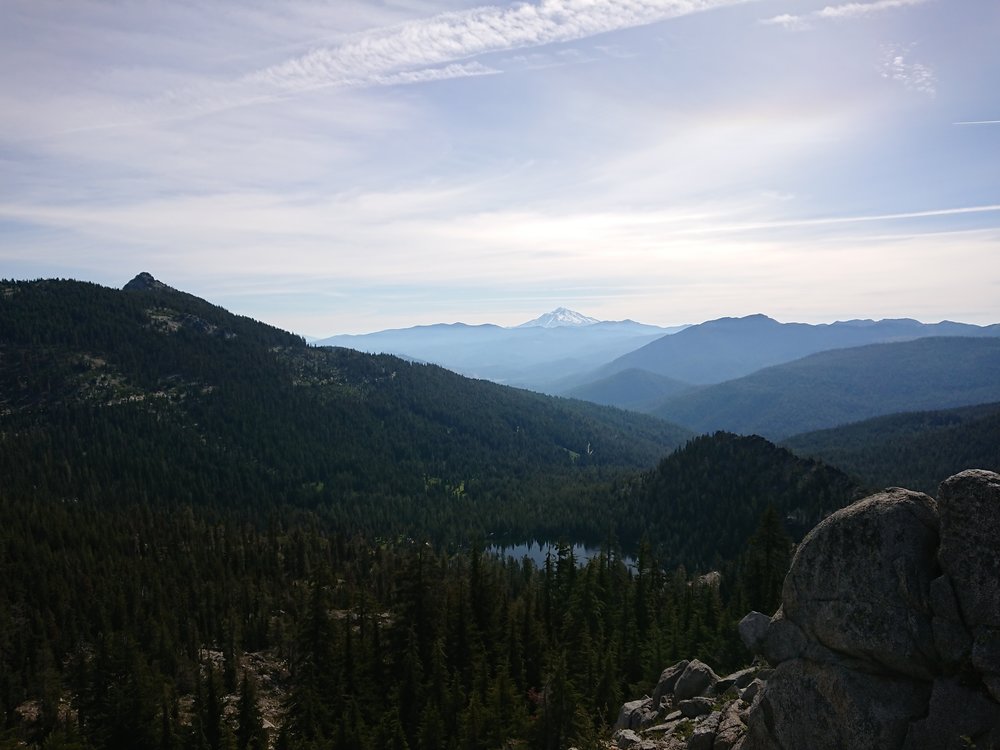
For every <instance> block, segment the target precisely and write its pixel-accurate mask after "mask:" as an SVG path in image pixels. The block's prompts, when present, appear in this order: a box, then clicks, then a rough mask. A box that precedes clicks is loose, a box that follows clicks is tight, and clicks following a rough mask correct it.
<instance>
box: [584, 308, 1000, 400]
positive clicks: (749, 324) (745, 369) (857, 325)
mask: <svg viewBox="0 0 1000 750" xmlns="http://www.w3.org/2000/svg"><path fill="white" fill-rule="evenodd" d="M928 336H935V337H942V336H948V337H952V336H970V337H983V336H991V337H996V336H1000V324H998V325H992V326H975V325H969V324H966V323H953V322H950V321H943V322H941V323H931V324H928V323H921V322H919V321H916V320H910V319H905V318H904V319H899V320H878V321H875V320H847V321H838V322H836V323H829V324H821V325H811V324H808V323H779V322H778V321H777V320H774V319H772V318H769V317H767V316H766V315H748V316H746V317H744V318H719V319H718V320H710V321H707V322H705V323H701V324H700V325H696V326H690V327H689V328H685V329H684V330H683V331H680V332H679V333H677V334H674V335H673V336H669V337H663V338H659V339H657V340H656V341H653V342H650V343H649V344H646V345H645V346H643V347H642V348H640V349H636V350H635V351H633V352H630V353H628V354H625V355H623V356H621V357H619V358H618V359H616V360H614V361H613V362H610V363H609V364H608V365H606V366H605V367H602V368H600V369H599V370H597V371H596V372H595V373H593V376H592V377H591V378H590V380H595V379H598V378H601V377H606V376H608V375H611V374H613V373H615V372H620V371H622V370H627V369H629V368H639V369H642V370H648V371H649V372H653V373H657V374H659V375H665V376H667V377H671V378H674V379H676V380H681V381H684V382H688V383H700V384H708V383H721V382H723V381H726V380H731V379H733V378H739V377H742V376H744V375H749V374H750V373H752V372H755V371H756V370H759V369H761V368H764V367H770V366H773V365H777V364H781V363H783V362H791V361H793V360H796V359H800V358H802V357H805V356H807V355H809V354H815V353H816V352H821V351H827V350H831V349H842V348H850V347H859V346H864V345H866V344H874V343H888V342H898V341H908V340H912V339H918V338H924V337H928ZM577 384H579V383H577Z"/></svg>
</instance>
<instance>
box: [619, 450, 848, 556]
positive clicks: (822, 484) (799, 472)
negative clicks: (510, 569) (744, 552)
mask: <svg viewBox="0 0 1000 750" xmlns="http://www.w3.org/2000/svg"><path fill="white" fill-rule="evenodd" d="M860 496H861V494H860V488H859V486H858V485H857V484H856V483H855V482H854V481H853V480H851V479H850V478H849V477H848V476H847V475H845V474H843V473H842V472H841V471H839V470H837V469H834V468H831V467H829V466H827V465H825V464H823V463H820V462H819V461H815V460H810V459H802V458H799V457H798V456H795V455H793V454H792V453H790V452H789V451H787V450H785V449H784V448H779V447H777V446H775V445H773V444H772V443H770V442H768V441H767V440H765V439H764V438H761V437H757V436H749V437H743V436H739V435H733V434H730V433H724V432H719V433H716V434H714V435H703V436H701V437H698V438H695V439H693V440H691V441H690V442H689V443H688V444H687V445H685V446H684V447H683V448H680V449H678V450H677V451H675V452H674V453H673V454H671V455H670V456H668V457H667V458H665V459H664V460H663V461H661V462H660V463H659V465H658V466H657V467H656V469H655V470H653V471H651V472H647V473H646V474H644V475H642V477H641V478H640V479H638V480H637V481H635V482H634V483H632V484H630V485H628V486H627V487H625V488H624V489H623V490H622V492H621V500H620V502H621V503H622V506H623V508H624V509H625V511H626V512H625V518H626V519H627V520H626V521H625V522H624V524H625V525H624V527H625V528H626V529H628V530H630V531H631V533H632V534H641V533H643V531H644V530H645V531H646V532H647V533H648V535H649V538H650V539H653V540H655V544H656V549H657V551H658V553H659V556H660V557H661V559H663V560H666V561H667V562H668V563H670V564H684V565H686V566H688V567H694V568H695V569H699V570H707V569H710V568H712V567H717V566H718V565H720V564H721V562H722V561H724V560H731V559H733V558H734V557H736V554H737V552H738V550H741V549H743V547H744V546H745V544H746V542H747V539H748V538H749V537H750V535H751V534H752V533H753V531H754V528H755V526H756V524H757V522H758V521H759V519H760V518H761V516H762V515H763V514H764V511H765V510H766V509H767V508H768V506H771V507H773V508H774V510H775V511H777V513H778V514H779V515H780V516H781V517H782V518H783V519H784V523H785V526H786V528H787V530H788V531H789V533H791V534H792V535H793V537H796V538H801V537H802V535H803V534H804V533H805V532H806V531H808V530H809V529H810V528H812V526H813V525H814V524H816V523H817V522H818V521H820V520H821V519H822V518H824V517H825V516H826V515H828V514H830V513H832V512H833V511H835V510H837V509H838V508H842V507H843V506H845V505H848V504H849V503H850V502H852V501H853V500H855V499H857V498H859V497H860ZM625 536H626V537H627V536H629V534H628V533H626V534H625Z"/></svg>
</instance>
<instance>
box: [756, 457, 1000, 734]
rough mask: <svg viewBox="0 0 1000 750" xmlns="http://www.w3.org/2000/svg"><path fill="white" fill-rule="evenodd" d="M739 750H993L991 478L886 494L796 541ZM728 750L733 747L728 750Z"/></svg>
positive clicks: (998, 510) (999, 619) (998, 524)
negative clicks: (936, 492) (764, 672)
mask: <svg viewBox="0 0 1000 750" xmlns="http://www.w3.org/2000/svg"><path fill="white" fill-rule="evenodd" d="M782 599H783V602H782V606H781V608H780V609H779V610H778V612H777V613H776V614H775V616H774V617H773V618H772V620H771V623H770V625H769V626H768V629H767V633H766V635H765V636H764V647H763V650H764V654H765V656H767V658H768V659H769V660H771V661H772V663H775V664H777V669H776V670H775V672H774V674H773V675H771V676H770V678H769V679H768V680H767V682H766V684H765V683H763V682H759V681H755V682H754V683H753V684H752V685H751V686H750V687H749V688H747V689H746V690H744V691H743V701H744V702H746V701H752V705H751V706H750V708H749V709H748V711H747V712H746V714H745V721H746V724H747V734H746V737H745V739H744V740H743V743H744V744H743V746H742V750H791V749H792V748H810V750H824V748H830V749H831V750H833V748H850V749H851V750H866V748H871V750H875V749H876V748H878V749H879V750H931V748H935V749H937V750H951V749H952V748H954V750H959V749H960V748H961V749H963V750H964V748H968V747H977V748H980V750H983V749H984V748H986V749H990V748H992V749H994V750H1000V476H998V475H997V474H993V473H990V472H984V471H966V472H962V473H961V474H958V475H956V476H955V477H952V478H951V479H949V480H947V481H946V482H944V483H943V484H942V486H941V493H940V499H939V501H938V502H937V503H935V501H933V500H932V499H931V498H929V497H927V496H926V495H921V494H918V493H914V492H909V491H907V490H901V489H891V490H888V491H886V492H883V493H880V494H878V495H874V496H872V497H869V498H867V499H865V500H862V501H860V502H858V503H855V504H854V505H852V506H850V507H848V508H845V509H843V510H841V511H838V512H837V513H835V514H833V515H832V516H830V517H829V518H828V519H826V520H825V521H823V522H822V523H821V524H819V525H818V526H817V527H816V528H815V529H813V530H812V531H811V532H810V533H809V534H808V535H807V536H806V538H805V539H804V540H803V542H802V544H801V545H800V546H799V549H798V551H797V552H796V555H795V558H794V560H793V561H792V566H791V569H790V571H789V573H788V576H787V577H786V579H785V585H784V589H783V592H782ZM737 746H738V745H737Z"/></svg>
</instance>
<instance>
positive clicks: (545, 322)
mask: <svg viewBox="0 0 1000 750" xmlns="http://www.w3.org/2000/svg"><path fill="white" fill-rule="evenodd" d="M600 322H601V321H599V320H597V319H596V318H588V317H587V316H586V315H583V314H581V313H578V312H576V311H575V310H568V309H566V308H565V307H557V308H556V309H555V310H553V311H552V312H547V313H545V314H544V315H541V316H539V317H537V318H535V319H534V320H529V321H528V322H527V323H522V324H521V325H519V326H517V327H518V328H558V327H560V326H592V325H594V324H595V323H600Z"/></svg>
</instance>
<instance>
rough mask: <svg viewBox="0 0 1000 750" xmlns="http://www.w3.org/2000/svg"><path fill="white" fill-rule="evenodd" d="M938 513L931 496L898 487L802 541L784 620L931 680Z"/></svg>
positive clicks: (834, 647) (788, 581) (860, 656)
mask: <svg viewBox="0 0 1000 750" xmlns="http://www.w3.org/2000/svg"><path fill="white" fill-rule="evenodd" d="M937 527H938V522H937V515H936V514H935V504H934V500H933V499H932V498H930V497H928V496H927V495H924V494H921V493H917V492H910V491H908V490H902V489H898V488H897V489H892V490H888V491H886V492H883V493H880V494H878V495H873V496H872V497H869V498H866V499H864V500H860V501H858V502H857V503H854V504H853V505H850V506H848V507H847V508H843V509H842V510H839V511H837V512H836V513H834V514H833V515H831V516H830V517H829V518H827V519H826V520H825V521H823V522H822V523H820V524H819V525H818V526H816V528H814V529H813V530H812V531H810V532H809V534H808V535H807V536H806V538H805V539H804V540H803V541H802V544H800V545H799V548H798V550H797V551H796V553H795V558H794V559H793V561H792V566H791V569H790V570H789V572H788V576H787V577H786V578H785V584H784V588H783V589H782V600H783V604H782V607H783V610H784V615H785V617H786V618H787V619H788V620H790V621H792V622H793V623H795V624H796V625H798V626H799V628H800V629H801V630H802V631H803V633H804V634H805V635H806V636H808V637H809V639H810V640H811V641H814V642H816V643H818V644H820V645H821V646H824V647H825V648H827V649H829V650H831V651H834V652H837V653H838V654H842V655H846V656H848V657H852V658H854V659H857V660H859V661H861V662H867V663H869V665H870V667H871V668H872V669H873V670H880V669H881V670H883V671H884V670H888V671H891V672H895V673H899V674H904V675H910V676H912V677H916V678H921V679H929V678H930V677H931V676H932V675H933V674H934V671H935V666H936V664H937V661H938V656H937V652H936V649H935V648H934V638H933V631H932V627H931V608H930V601H929V599H930V582H931V579H932V578H935V577H936V575H937V573H936V566H935V564H934V551H935V549H936V548H937V542H938V532H937Z"/></svg>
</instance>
